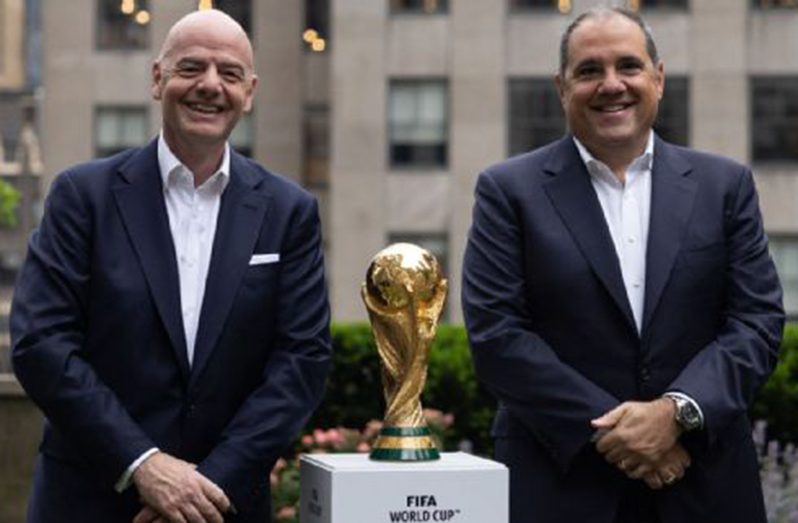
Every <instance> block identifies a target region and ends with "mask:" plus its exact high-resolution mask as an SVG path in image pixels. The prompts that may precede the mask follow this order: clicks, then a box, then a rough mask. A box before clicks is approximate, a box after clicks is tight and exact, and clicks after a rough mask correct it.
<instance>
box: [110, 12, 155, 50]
mask: <svg viewBox="0 0 798 523" xmlns="http://www.w3.org/2000/svg"><path fill="white" fill-rule="evenodd" d="M149 4H150V2H149V0H97V48H98V49H102V50H135V49H146V48H147V47H148V46H149V41H150V18H151V15H150V11H149Z"/></svg>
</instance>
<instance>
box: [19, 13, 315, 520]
mask: <svg viewBox="0 0 798 523" xmlns="http://www.w3.org/2000/svg"><path fill="white" fill-rule="evenodd" d="M256 85H257V76H256V75H255V72H254V69H253V58H252V46H251V44H250V42H249V40H248V38H247V36H246V34H245V33H244V31H243V30H242V29H241V27H240V26H239V25H238V24H237V23H236V22H235V21H234V20H233V19H232V18H230V17H228V16H227V15H225V14H223V13H221V12H219V11H201V12H195V13H192V14H189V15H187V16H186V17H184V18H183V19H181V20H180V21H179V22H177V23H176V24H175V25H174V26H173V27H172V29H171V30H170V32H169V34H168V36H167V38H166V41H165V42H164V44H163V48H162V49H161V52H160V54H159V57H158V59H157V61H156V62H155V63H154V64H153V66H152V96H153V98H154V99H155V100H158V101H159V102H160V103H161V108H162V113H163V122H162V129H161V132H160V133H159V135H158V137H157V138H156V139H154V140H153V141H152V142H150V144H149V145H147V146H145V147H143V148H140V149H131V150H128V151H124V152H122V153H119V154H117V155H115V156H112V157H110V158H104V159H99V160H95V161H92V162H89V163H86V164H82V165H78V166H75V167H73V168H70V169H68V170H67V171H65V172H63V173H61V174H60V175H59V176H58V177H57V178H56V180H55V182H54V183H53V185H52V188H51V191H50V194H49V196H48V199H47V204H46V209H45V213H44V217H43V219H42V222H41V225H40V227H39V228H38V230H36V231H35V232H34V233H33V235H32V237H31V240H30V244H29V249H28V256H27V259H26V261H25V264H24V267H23V269H22V272H21V275H20V278H19V282H18V284H17V289H16V292H15V295H14V301H13V305H12V312H11V331H12V343H13V349H12V350H13V352H12V354H13V363H14V370H15V372H16V374H17V377H18V378H19V381H20V383H21V384H22V385H23V387H24V388H25V390H26V391H27V392H28V394H29V395H30V397H31V398H32V399H33V400H34V401H35V402H36V404H37V405H38V406H39V407H40V408H41V409H42V411H43V412H44V414H45V416H46V422H45V427H44V437H43V441H42V444H41V451H40V454H39V456H38V458H37V462H36V471H35V478H34V484H33V489H32V493H31V497H30V501H29V510H28V521H29V522H47V523H59V522H64V523H76V522H95V521H96V522H103V523H109V522H111V523H113V522H117V521H119V522H127V523H130V522H131V521H134V522H135V523H146V522H152V521H170V522H206V521H207V522H221V521H238V522H258V523H262V522H264V521H269V520H270V513H271V510H270V500H269V498H270V496H269V471H270V469H271V467H272V465H273V463H274V461H275V460H276V459H277V458H278V456H279V455H280V454H281V453H282V452H283V451H284V450H285V449H286V448H287V447H288V446H289V444H290V442H291V441H292V439H293V438H294V437H295V435H296V434H297V432H298V431H299V430H300V428H301V427H302V425H303V424H304V423H305V421H306V420H307V418H308V416H309V415H310V413H311V412H312V411H313V409H314V408H315V407H316V405H317V404H318V401H319V398H320V395H321V392H322V388H323V384H324V380H325V377H326V374H327V370H328V366H329V359H330V338H329V307H328V302H327V294H326V291H325V282H324V270H323V258H322V248H321V235H320V227H319V218H318V210H317V204H316V202H315V200H314V199H313V198H312V197H311V196H310V195H309V194H307V193H306V192H305V191H303V190H302V189H300V188H299V187H297V186H295V185H294V184H292V183H291V182H289V181H286V180H285V179H283V178H280V177H278V176H276V175H274V174H272V173H270V172H268V171H267V170H265V169H263V168H262V167H260V166H259V165H257V164H255V163H254V162H252V161H251V160H249V159H247V158H244V157H243V156H241V155H239V154H238V153H236V152H235V151H233V150H232V149H231V148H230V146H229V144H228V142H227V140H228V137H229V136H230V132H231V131H232V130H233V128H234V127H235V125H236V123H237V122H238V120H239V119H240V118H241V115H242V114H243V113H245V112H247V111H249V110H250V108H251V106H252V97H253V93H254V91H255V87H256Z"/></svg>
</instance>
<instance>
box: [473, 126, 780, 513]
mask: <svg viewBox="0 0 798 523" xmlns="http://www.w3.org/2000/svg"><path fill="white" fill-rule="evenodd" d="M645 285H646V292H645V304H644V312H643V316H644V317H643V326H642V331H641V332H640V333H639V334H638V332H637V329H636V327H635V323H634V319H633V316H632V312H631V308H630V306H629V302H628V299H627V296H626V292H625V288H624V285H623V280H622V276H621V270H620V264H619V262H618V258H617V255H616V253H615V249H614V247H613V243H612V239H611V236H610V233H609V229H608V228H607V225H606V221H605V219H604V215H603V213H602V210H601V206H600V204H599V201H598V199H597V197H596V194H595V191H594V189H593V187H592V185H591V181H590V175H589V174H588V172H587V170H586V168H585V166H584V163H583V162H582V160H581V158H580V156H579V154H578V151H577V149H576V147H575V145H574V142H573V138H572V137H571V136H566V137H565V138H563V139H561V140H559V141H557V142H555V143H553V144H550V145H548V146H546V147H543V148H541V149H538V150H536V151H533V152H531V153H528V154H524V155H521V156H518V157H514V158H511V159H509V160H507V161H505V162H502V163H500V164H498V165H495V166H493V167H490V168H489V169H487V170H486V171H485V172H484V173H482V174H481V175H480V177H479V179H478V182H477V187H476V203H475V207H474V215H473V225H472V227H471V231H470V233H469V238H468V245H467V249H466V254H465V260H464V269H463V291H462V292H463V294H462V299H463V312H464V315H465V320H466V325H467V328H468V334H469V339H470V342H471V346H472V352H473V357H474V363H475V367H476V372H477V375H478V377H479V378H480V379H481V380H483V381H484V382H485V383H486V384H487V386H488V387H489V388H490V389H491V390H492V391H493V392H494V393H495V395H496V396H497V397H498V399H499V405H500V407H499V411H498V413H497V416H496V419H495V423H494V427H493V435H494V436H495V437H496V452H497V457H498V458H499V459H500V460H502V461H504V462H506V463H507V464H508V465H509V467H510V471H511V485H512V486H511V513H512V521H513V523H528V522H531V523H547V522H567V523H571V522H576V521H590V522H591V523H610V522H612V521H613V517H614V514H615V512H616V510H617V508H618V505H619V502H620V500H621V498H622V497H625V498H628V497H629V493H630V492H636V491H635V490H631V489H639V490H640V491H642V490H643V489H640V487H639V485H641V483H639V482H633V481H632V480H628V479H626V478H625V476H624V475H623V474H622V473H621V472H619V471H617V470H616V469H615V468H614V467H612V466H610V465H608V464H606V463H605V462H604V461H603V459H602V458H601V457H600V456H599V455H598V453H597V452H596V451H595V450H594V448H593V445H592V444H591V443H590V438H591V435H592V434H593V429H592V428H591V426H590V420H591V419H592V418H595V417H598V416H599V415H601V414H603V413H604V412H606V411H608V410H610V409H611V408H613V407H615V406H616V405H618V404H619V403H620V402H623V401H627V400H643V401H646V400H651V399H654V398H657V397H658V396H660V395H661V394H662V393H664V392H666V391H682V392H684V393H686V394H689V395H690V396H691V397H693V398H694V399H695V400H696V401H697V402H698V404H699V405H700V406H701V408H702V409H703V413H704V417H705V427H704V429H703V430H702V431H700V432H698V433H694V434H690V435H688V436H686V437H684V438H682V439H683V442H684V444H685V445H686V446H687V448H688V451H689V452H690V454H691V456H692V466H691V467H690V468H689V469H688V471H687V474H686V476H685V478H684V479H682V480H681V481H680V482H678V483H677V484H675V485H674V486H673V487H670V488H667V489H664V490H662V491H659V492H656V493H654V494H653V497H654V501H653V502H654V503H655V504H656V507H657V510H658V512H659V514H660V517H661V518H662V520H663V522H664V523H692V522H695V523H699V522H701V523H709V522H715V521H717V522H719V523H720V522H723V523H734V522H740V523H756V522H760V521H761V522H764V514H763V511H762V495H761V491H760V489H759V486H758V483H759V478H758V467H757V463H756V457H755V452H754V447H753V445H752V440H751V435H750V425H749V420H748V419H747V417H746V410H747V408H748V406H749V405H750V403H751V401H752V398H753V396H754V394H755V392H756V391H757V389H758V388H759V387H760V386H761V385H762V384H763V382H764V381H765V380H766V379H767V377H768V375H769V373H770V372H771V371H772V369H773V366H774V364H775V362H776V358H777V352H778V348H779V344H780V340H781V334H782V328H783V322H784V314H783V309H782V305H781V288H780V285H779V282H778V278H777V275H776V271H775V267H774V265H773V263H772V261H771V258H770V256H769V254H768V248H767V240H766V237H765V234H764V232H763V228H762V220H761V216H760V213H759V209H758V204H757V197H756V192H755V189H754V184H753V179H752V175H751V172H750V170H749V169H747V168H746V167H744V166H742V165H739V164H737V163H734V162H732V161H730V160H727V159H724V158H721V157H718V156H714V155H709V154H705V153H700V152H696V151H693V150H689V149H685V148H681V147H677V146H674V145H671V144H668V143H665V142H663V141H662V140H660V139H658V138H657V139H656V143H655V147H654V161H653V167H652V195H651V215H650V225H649V239H648V248H647V254H646V282H645ZM644 495H646V496H648V495H649V494H648V493H646V494H644Z"/></svg>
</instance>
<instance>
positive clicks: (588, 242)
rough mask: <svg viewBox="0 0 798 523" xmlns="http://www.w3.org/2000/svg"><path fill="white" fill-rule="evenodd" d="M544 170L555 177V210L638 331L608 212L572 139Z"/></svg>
mask: <svg viewBox="0 0 798 523" xmlns="http://www.w3.org/2000/svg"><path fill="white" fill-rule="evenodd" d="M544 169H545V170H546V172H548V173H549V174H551V175H552V179H551V180H550V181H548V182H546V183H545V184H544V188H545V190H546V193H547V194H548V196H549V199H550V200H551V202H552V204H553V205H554V208H555V209H556V210H557V212H558V213H559V215H560V218H561V219H562V221H563V223H565V226H566V227H567V228H568V230H569V231H570V233H571V236H573V238H574V241H576V243H577V245H578V246H579V249H580V250H581V251H582V254H583V255H584V257H585V259H586V260H587V262H588V263H589V264H590V266H591V267H592V269H593V272H595V274H596V276H598V278H599V280H600V281H601V282H602V284H603V285H604V287H605V288H606V289H607V292H609V294H610V296H611V297H612V299H613V301H614V302H615V305H617V307H618V308H619V309H620V311H621V313H622V314H623V316H624V318H626V321H627V322H628V324H629V326H630V327H631V328H632V329H634V330H635V331H637V327H636V326H635V321H634V316H633V315H632V309H631V307H630V306H629V299H628V298H627V296H626V288H625V287H624V285H623V277H622V275H621V266H620V263H619V262H618V255H617V254H616V252H615V247H614V246H613V243H612V237H611V236H610V231H609V228H608V227H607V221H606V219H605V218H604V212H603V211H602V210H601V204H600V203H599V201H598V197H597V196H596V192H595V190H594V189H593V186H592V185H591V183H590V174H589V173H588V172H587V169H586V168H585V164H584V162H582V159H581V158H580V157H579V152H578V151H577V149H576V145H575V144H574V142H573V138H572V137H571V136H566V137H565V138H564V139H562V140H561V141H560V142H559V144H558V145H557V149H556V150H555V151H554V152H553V154H552V155H551V158H550V159H549V161H548V162H547V164H546V166H545V167H544Z"/></svg>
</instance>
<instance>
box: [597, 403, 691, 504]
mask: <svg viewBox="0 0 798 523" xmlns="http://www.w3.org/2000/svg"><path fill="white" fill-rule="evenodd" d="M675 410H676V407H675V405H674V404H673V401H671V400H670V399H668V398H659V399H656V400H653V401H648V402H638V401H628V402H625V403H622V404H621V405H618V406H617V407H615V408H614V409H612V410H610V411H609V412H607V413H605V414H604V415H602V416H600V417H598V418H596V419H594V420H592V421H591V425H592V426H593V428H594V429H596V434H598V435H599V436H598V437H597V438H596V439H595V440H594V441H595V445H596V450H597V451H598V452H599V453H600V454H602V455H603V456H604V459H606V460H607V461H608V462H609V463H611V464H613V465H615V466H616V467H618V468H619V469H620V470H621V471H623V472H624V473H625V474H626V475H627V476H628V477H630V478H632V479H641V480H643V481H644V482H645V483H646V485H648V486H649V487H650V488H652V489H661V488H663V487H664V486H669V485H672V484H674V483H676V482H677V481H678V480H680V479H681V478H682V477H683V476H684V473H685V470H686V469H687V467H689V466H690V455H689V454H688V453H687V451H686V450H685V449H684V447H683V446H682V445H681V443H679V436H680V435H681V433H682V428H681V427H680V426H679V424H678V423H676V420H675V417H674V414H675Z"/></svg>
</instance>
